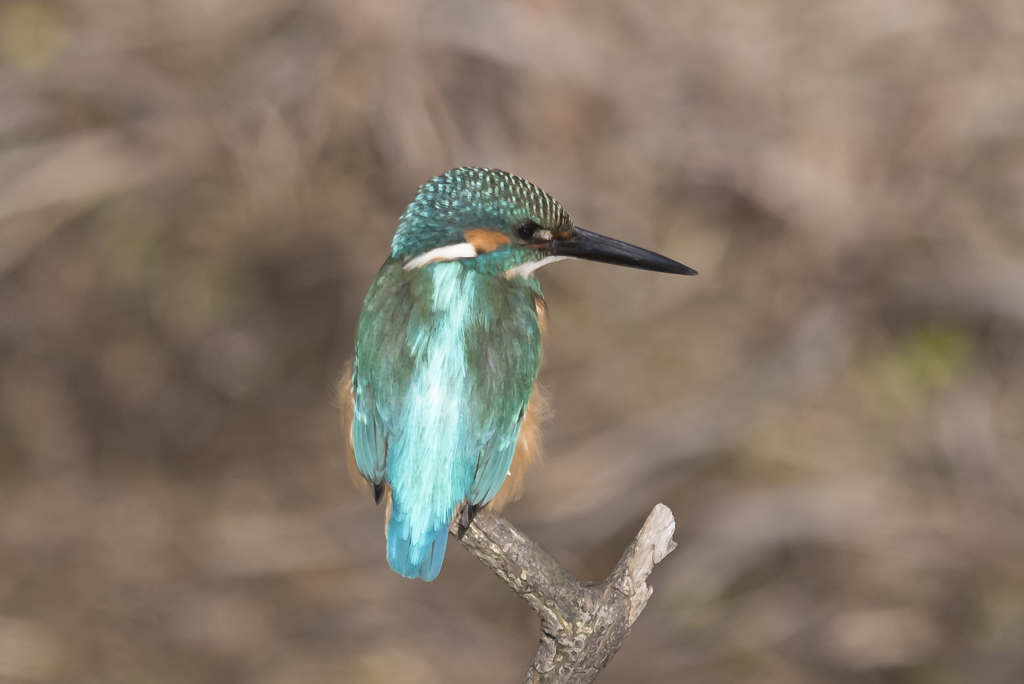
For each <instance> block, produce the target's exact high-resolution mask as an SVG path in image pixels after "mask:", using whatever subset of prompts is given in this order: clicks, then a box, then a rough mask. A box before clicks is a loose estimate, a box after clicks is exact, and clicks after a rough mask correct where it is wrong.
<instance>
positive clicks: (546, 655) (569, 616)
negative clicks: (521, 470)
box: [452, 504, 676, 684]
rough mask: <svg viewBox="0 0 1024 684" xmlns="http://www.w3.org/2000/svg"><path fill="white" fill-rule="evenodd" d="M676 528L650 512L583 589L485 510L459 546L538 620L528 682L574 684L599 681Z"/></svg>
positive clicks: (664, 510)
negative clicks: (605, 570) (599, 577)
mask: <svg viewBox="0 0 1024 684" xmlns="http://www.w3.org/2000/svg"><path fill="white" fill-rule="evenodd" d="M455 525H457V521H456V522H453V527H452V531H453V532H456V527H455ZM675 529H676V522H675V518H674V517H673V516H672V511H670V510H669V509H668V507H666V506H664V505H662V504H658V505H657V506H655V507H654V510H653V511H651V514H650V515H649V516H648V517H647V521H646V522H645V523H644V525H643V527H642V528H641V530H640V533H639V534H638V535H637V537H636V539H634V540H633V543H632V544H630V546H629V548H627V549H626V551H625V553H623V554H622V560H620V561H619V563H618V565H616V566H615V569H614V570H613V571H612V573H611V575H609V576H608V578H607V579H605V581H604V582H601V583H600V584H583V583H582V582H580V581H579V580H578V579H576V578H575V577H573V576H572V575H571V574H569V571H567V570H566V569H565V568H563V567H562V566H561V564H560V563H559V562H558V561H556V560H555V559H554V558H553V557H552V556H551V555H550V554H549V553H548V552H547V551H545V550H544V549H542V548H540V547H539V546H537V544H535V543H534V542H533V541H532V540H531V539H530V538H528V537H527V536H526V535H524V534H523V533H522V532H520V531H519V530H518V529H516V528H515V526H513V525H512V524H511V523H510V522H509V521H507V520H505V519H504V518H502V517H500V516H496V515H491V514H489V513H487V512H484V513H481V514H480V515H478V516H477V517H476V519H475V520H474V521H473V524H472V526H470V528H469V530H468V531H467V532H466V534H465V536H464V537H463V539H462V545H463V546H465V547H466V548H467V549H469V550H470V551H471V552H472V553H473V555H475V556H476V557H477V558H478V559H480V562H481V563H483V564H484V565H486V566H487V567H489V568H490V569H491V570H493V571H494V572H495V574H497V575H498V576H499V577H500V578H501V579H503V580H504V581H505V582H506V583H507V584H508V585H509V586H510V587H512V589H513V590H514V591H515V592H516V593H517V594H519V595H520V596H522V597H523V599H525V600H526V602H527V603H529V604H530V606H532V607H533V609H534V610H535V611H537V614H538V615H539V616H540V622H541V637H540V648H539V649H538V650H537V656H536V658H535V659H534V661H533V665H532V666H531V667H530V669H529V670H528V671H527V673H526V681H527V682H535V683H542V682H543V683H551V684H553V683H556V682H557V683H558V684H563V683H568V682H572V683H573V684H576V683H583V682H592V681H594V680H595V679H597V676H598V675H599V674H600V673H601V671H602V670H603V669H604V668H605V666H606V665H608V662H609V661H610V660H611V659H612V656H614V655H615V653H616V652H618V650H619V647H620V646H622V642H623V640H624V639H625V638H626V636H627V635H628V634H629V630H630V627H632V625H633V623H634V622H635V621H636V619H637V617H638V616H639V615H640V612H641V611H642V610H643V609H644V607H645V606H646V605H647V599H649V598H650V597H651V593H652V591H653V590H652V589H651V588H650V587H649V586H647V583H646V581H647V578H648V576H650V574H651V571H652V570H653V569H654V566H655V565H656V564H657V563H659V562H661V560H662V559H663V558H665V556H667V555H668V554H669V553H670V552H671V551H672V549H674V548H675V547H676V544H675V542H673V541H672V535H673V534H674V533H675Z"/></svg>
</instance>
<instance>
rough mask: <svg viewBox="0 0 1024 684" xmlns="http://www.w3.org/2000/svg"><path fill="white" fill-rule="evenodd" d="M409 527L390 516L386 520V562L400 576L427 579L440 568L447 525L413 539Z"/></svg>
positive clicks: (430, 579) (432, 577) (434, 576)
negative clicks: (389, 518)
mask: <svg viewBox="0 0 1024 684" xmlns="http://www.w3.org/2000/svg"><path fill="white" fill-rule="evenodd" d="M410 532H411V531H410V530H409V528H408V527H406V526H405V525H403V524H402V523H401V522H399V521H398V520H397V519H396V518H394V517H392V518H391V520H389V521H388V565H390V566H391V569H392V570H394V571H395V572H397V573H398V574H399V575H401V576H402V577H409V578H412V579H415V578H417V577H420V578H422V579H423V580H425V581H427V582H430V581H432V580H433V579H434V578H436V577H437V573H439V572H441V561H443V560H444V550H445V547H447V546H448V526H447V525H445V526H444V527H442V528H440V529H438V530H434V531H433V532H427V534H425V535H424V536H422V537H420V538H418V539H416V540H412V539H410V538H409V537H410V536H411V534H410Z"/></svg>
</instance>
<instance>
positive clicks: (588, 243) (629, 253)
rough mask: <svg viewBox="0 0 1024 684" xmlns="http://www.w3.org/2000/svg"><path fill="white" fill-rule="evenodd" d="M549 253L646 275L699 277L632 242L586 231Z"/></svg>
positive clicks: (560, 242) (549, 248)
mask: <svg viewBox="0 0 1024 684" xmlns="http://www.w3.org/2000/svg"><path fill="white" fill-rule="evenodd" d="M546 251H547V252H548V253H549V254H551V255H552V256H560V257H569V258H572V259H586V260H587V261H600V262H602V263H605V264H615V265H616V266H629V267H630V268H640V269H643V270H645V271H657V272H658V273H676V274H678V275H697V272H696V271H695V270H693V269H692V268H690V267H689V266H683V265H682V264H681V263H679V262H678V261H673V260H672V259H669V258H668V257H663V256H661V255H660V254H656V253H654V252H650V251H648V250H646V249H643V248H641V247H635V246H633V245H631V244H629V243H628V242H622V241H621V240H616V239H614V238H610V237H605V236H604V235H598V234H597V233H591V232H590V231H589V230H583V229H582V228H576V230H575V231H574V232H573V234H572V237H569V238H564V239H557V238H556V239H554V240H552V241H551V242H550V243H549V244H548V245H547V246H546Z"/></svg>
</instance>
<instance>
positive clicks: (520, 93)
mask: <svg viewBox="0 0 1024 684" xmlns="http://www.w3.org/2000/svg"><path fill="white" fill-rule="evenodd" d="M463 164H472V165H485V166H494V167H498V168H503V169H506V170H509V171H513V172H515V173H518V174H520V175H523V176H525V177H527V178H529V179H530V180H532V181H534V182H536V183H538V184H539V185H541V186H542V187H543V188H545V189H546V190H548V191H549V192H551V193H552V194H553V195H554V196H555V197H557V198H558V199H560V200H561V201H562V203H563V204H564V205H565V206H566V207H567V208H568V210H569V211H570V213H571V214H572V215H573V217H574V218H575V219H576V221H577V222H578V223H579V224H580V225H583V226H585V227H587V228H590V229H592V230H596V231H598V232H601V233H605V234H608V235H612V236H615V237H618V238H622V239H627V240H629V241H632V242H635V243H639V244H641V245H645V246H648V247H651V248H654V249H657V250H658V251H661V252H664V253H666V254H668V255H670V256H673V257H675V258H678V259H679V260H681V261H683V262H685V263H687V264H689V265H691V266H693V267H695V268H697V269H698V270H699V271H700V273H701V275H700V276H699V277H697V278H691V279H684V278H673V277H668V276H662V275H655V274H649V273H642V272H636V271H629V270H626V269H615V268H613V267H609V266H602V265H595V264H583V263H572V264H560V265H558V266H554V267H550V268H548V269H545V270H544V271H542V272H541V276H540V279H541V281H542V283H543V286H544V288H545V292H546V293H547V296H548V303H549V310H550V314H551V333H552V334H551V339H550V344H549V346H548V351H547V357H546V366H545V368H544V370H543V371H542V376H541V377H542V380H543V382H544V384H545V385H546V386H547V387H548V389H549V390H550V391H551V394H552V397H553V408H554V413H555V415H554V418H553V419H552V420H551V421H550V422H549V424H548V427H547V444H548V449H547V453H548V457H547V464H546V465H545V466H544V467H542V468H538V469H537V470H535V471H533V472H532V474H531V476H530V478H529V479H528V481H527V490H528V493H527V495H526V497H525V498H524V499H523V500H522V501H521V502H520V503H518V504H516V505H513V506H512V507H511V508H510V509H509V510H508V515H509V517H510V518H511V519H512V520H513V521H515V522H516V523H517V524H519V525H521V527H522V528H523V529H524V530H525V531H526V532H527V533H528V534H530V535H531V536H533V537H534V538H535V539H537V540H538V541H539V542H540V543H541V544H542V545H544V546H545V547H546V548H547V549H549V550H550V551H551V552H553V553H554V554H555V556H557V557H558V558H559V559H561V560H562V561H563V562H564V563H565V564H566V565H567V566H568V567H569V568H570V569H571V570H572V571H573V572H575V573H577V574H578V575H579V576H581V577H584V578H587V579H593V580H597V579H600V578H602V577H603V576H604V575H605V574H606V573H607V572H608V571H609V570H610V569H611V567H612V566H613V565H614V563H615V561H616V560H617V558H618V556H619V554H620V553H621V551H622V549H623V548H624V546H625V544H626V542H627V541H628V539H629V538H630V537H631V536H632V535H633V534H634V533H635V532H636V530H637V529H638V528H639V525H640V523H641V521H642V520H643V518H644V516H645V515H646V514H647V512H648V511H649V510H650V509H651V507H652V506H653V505H654V504H655V503H657V502H659V501H661V502H664V503H666V504H667V505H669V506H670V507H671V508H672V509H673V510H674V511H675V513H676V515H677V518H678V524H679V530H678V533H677V541H678V542H679V548H678V550H677V551H676V552H675V553H674V554H672V555H671V556H670V557H669V558H668V559H667V560H666V562H665V563H663V564H662V565H659V566H658V568H657V569H656V571H655V574H654V576H653V578H652V582H653V586H654V587H655V594H654V596H653V598H652V600H651V602H650V605H649V607H648V609H647V611H646V612H645V613H644V614H643V616H642V617H641V618H640V620H639V622H638V623H637V625H636V628H635V629H634V632H633V635H632V636H631V637H630V639H628V640H627V642H626V644H625V647H624V648H623V650H622V651H621V653H620V654H619V655H618V656H617V658H616V659H615V660H614V661H613V662H612V664H611V666H610V667H609V668H608V670H607V671H606V673H605V675H604V677H603V678H602V680H601V681H603V682H608V683H609V684H610V683H612V682H688V683H690V682H692V683H700V684H702V683H708V684H711V683H733V682H779V683H783V682H785V683H801V682H840V683H845V682H884V683H888V682H909V683H914V684H923V683H925V682H928V683H935V684H953V683H957V682H986V683H996V684H998V683H1002V682H1007V683H1010V682H1014V683H1016V682H1020V681H1024V465H1022V459H1021V456H1022V453H1021V451H1022V449H1021V448H1022V445H1024V420H1022V411H1024V3H1021V2H1019V0H904V1H902V2H886V1H885V0H856V1H855V0H813V1H811V0H804V1H798V0H788V1H787V0H783V1H780V2H765V1H757V0H684V1H679V2H667V1H659V0H575V1H566V2H554V1H552V0H532V1H524V2H514V1H512V0H507V1H504V2H494V1H490V0H488V1H478V0H428V1H424V2H419V1H417V0H398V1H388V2H375V1H373V0H362V1H361V2H359V1H346V0H150V1H148V2H140V1H137V0H64V1H56V0H55V1H52V2H51V1H47V0H16V1H11V0H6V1H5V2H3V3H0V680H3V681H13V682H83V683H85V682H89V683H97V684H99V683H107V682H110V683H121V682H124V683H129V682H131V683H142V684H174V683H178V682H180V683H182V684H204V683H210V684H213V683H218V684H220V683H228V684H230V683H234V682H246V683H248V682H254V683H256V684H300V683H301V684H314V683H318V682H358V683H364V682H365V683H371V682H427V683H441V682H467V683H468V682H518V681H520V679H521V677H522V673H523V672H524V670H525V668H526V666H527V664H528V663H529V661H530V660H531V659H532V656H533V652H534V650H535V648H536V643H537V636H538V633H539V632H538V624H537V619H536V616H535V615H534V614H533V613H532V611H531V610H530V609H529V608H528V607H527V606H526V605H525V604H524V603H523V602H521V601H520V599H519V598H518V597H517V596H515V595H514V594H513V593H512V592H511V591H510V590H509V589H508V588H507V587H505V586H504V585H503V584H502V583H501V582H500V581H499V580H497V579H496V578H495V577H493V576H491V575H490V574H489V573H488V572H487V571H486V570H485V569H484V568H483V567H482V566H480V565H479V564H478V563H477V562H476V561H475V560H474V559H473V558H472V557H471V556H469V554H467V553H466V552H465V551H464V550H463V549H461V548H460V547H459V546H458V545H457V544H455V545H451V546H450V547H449V553H448V556H447V558H446V560H445V567H444V570H443V571H442V573H441V576H440V578H439V579H438V580H437V581H436V582H434V583H432V584H424V583H422V582H413V581H407V580H403V579H401V578H399V577H398V576H397V575H395V574H394V573H392V572H390V571H389V570H388V568H387V565H386V562H385V558H384V534H383V512H382V511H381V510H379V509H376V508H374V506H373V505H372V501H371V498H370V496H369V494H366V493H363V492H358V491H357V490H356V489H355V488H354V487H353V486H352V485H351V484H350V483H349V481H348V478H347V474H346V469H345V465H344V461H343V458H342V440H341V436H340V431H339V429H338V426H337V416H336V409H335V403H336V401H335V397H334V383H335V382H336V380H337V378H338V377H339V376H340V374H341V371H342V368H343V366H344V364H345V362H346V360H347V359H348V357H349V355H350V354H351V352H352V345H353V337H354V326H355V323H356V321H357V316H358V311H359V307H360V305H361V302H362V298H363V296H364V294H365V292H366V289H367V287H368V286H369V284H370V282H371V280H372V279H373V276H374V274H375V272H376V269H377V268H378V266H379V265H380V263H381V262H382V261H383V259H384V258H385V256H386V254H387V251H388V246H389V242H390V239H391V235H392V232H393V230H394V227H395V223H396V219H397V217H398V215H399V214H400V213H401V211H402V209H403V207H404V206H405V204H406V203H407V202H408V201H409V200H410V199H411V198H412V196H413V194H414V192H415V189H416V186H417V185H418V184H419V183H421V182H423V181H424V180H426V179H427V178H429V177H430V176H432V175H434V174H436V173H439V172H441V171H443V170H445V169H447V168H449V167H452V166H457V165H463Z"/></svg>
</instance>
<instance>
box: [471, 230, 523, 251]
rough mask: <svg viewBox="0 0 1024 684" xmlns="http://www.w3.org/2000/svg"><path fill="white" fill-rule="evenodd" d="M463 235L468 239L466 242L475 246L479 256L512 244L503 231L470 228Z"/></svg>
mask: <svg viewBox="0 0 1024 684" xmlns="http://www.w3.org/2000/svg"><path fill="white" fill-rule="evenodd" d="M462 235H463V236H464V237H465V238H466V242H468V243H469V244H471V245H473V249H475V250H476V253H477V254H485V253H487V252H493V251H494V250H496V249H498V248H499V247H501V246H502V245H507V244H508V243H509V242H511V239H510V238H509V237H508V236H507V235H505V234H504V233H502V232H501V231H498V230H488V229H486V228H470V229H469V230H467V231H465V232H464V233H463V234H462Z"/></svg>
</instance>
